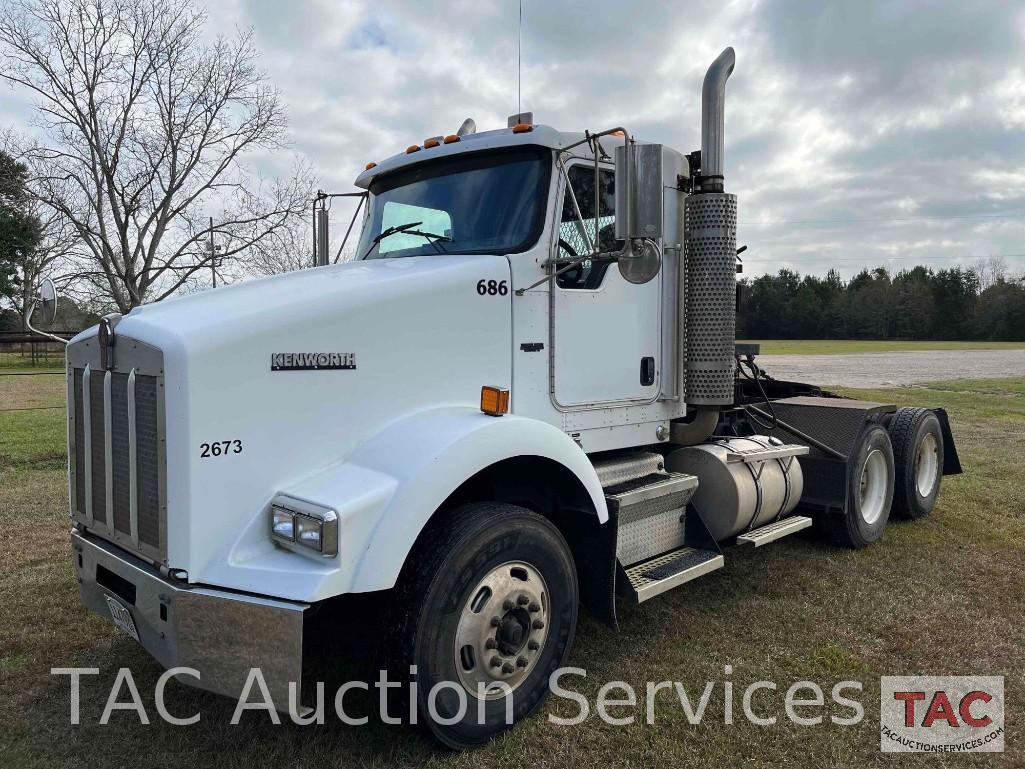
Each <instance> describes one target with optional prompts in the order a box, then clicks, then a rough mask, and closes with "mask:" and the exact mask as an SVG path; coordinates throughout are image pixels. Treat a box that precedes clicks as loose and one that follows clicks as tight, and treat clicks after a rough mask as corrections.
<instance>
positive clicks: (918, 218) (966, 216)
mask: <svg viewBox="0 0 1025 769" xmlns="http://www.w3.org/2000/svg"><path fill="white" fill-rule="evenodd" d="M1022 217H1025V211H1011V212H1007V213H995V214H987V213H975V214H916V215H914V216H899V217H898V216H891V217H885V216H884V217H872V218H866V219H776V220H774V221H771V222H752V221H744V222H743V226H745V227H776V226H777V225H781V224H838V225H845V224H875V223H877V222H915V221H921V220H923V219H1018V218H1022Z"/></svg>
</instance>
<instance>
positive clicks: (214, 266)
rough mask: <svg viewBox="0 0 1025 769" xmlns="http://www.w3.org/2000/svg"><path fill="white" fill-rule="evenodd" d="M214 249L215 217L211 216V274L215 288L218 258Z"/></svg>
mask: <svg viewBox="0 0 1025 769" xmlns="http://www.w3.org/2000/svg"><path fill="white" fill-rule="evenodd" d="M215 254H216V252H215V251H214V218H213V217H212V216H211V217H210V274H211V275H212V276H213V281H214V285H213V287H214V288H217V260H216V259H215Z"/></svg>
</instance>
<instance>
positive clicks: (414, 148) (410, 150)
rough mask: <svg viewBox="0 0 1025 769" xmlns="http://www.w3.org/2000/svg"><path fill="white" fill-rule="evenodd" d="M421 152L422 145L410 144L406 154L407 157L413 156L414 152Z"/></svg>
mask: <svg viewBox="0 0 1025 769" xmlns="http://www.w3.org/2000/svg"><path fill="white" fill-rule="evenodd" d="M419 151H420V145H419V144H410V145H409V146H408V147H406V154H407V155H412V154H413V153H414V152H419Z"/></svg>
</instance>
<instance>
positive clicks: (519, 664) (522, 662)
mask: <svg viewBox="0 0 1025 769" xmlns="http://www.w3.org/2000/svg"><path fill="white" fill-rule="evenodd" d="M516 667H518V668H525V667H527V658H526V657H520V658H519V659H518V660H516Z"/></svg>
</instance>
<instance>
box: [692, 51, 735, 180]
mask: <svg viewBox="0 0 1025 769" xmlns="http://www.w3.org/2000/svg"><path fill="white" fill-rule="evenodd" d="M736 63H737V55H736V53H734V51H733V49H732V48H727V49H726V50H724V51H723V52H722V53H720V54H719V58H717V59H716V60H715V61H713V62H712V66H710V67H709V68H708V72H706V73H705V82H704V84H703V85H702V86H701V191H702V192H722V190H723V154H724V145H725V141H726V81H727V80H728V79H729V77H730V75H732V74H733V66H734V65H735V64H736Z"/></svg>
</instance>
